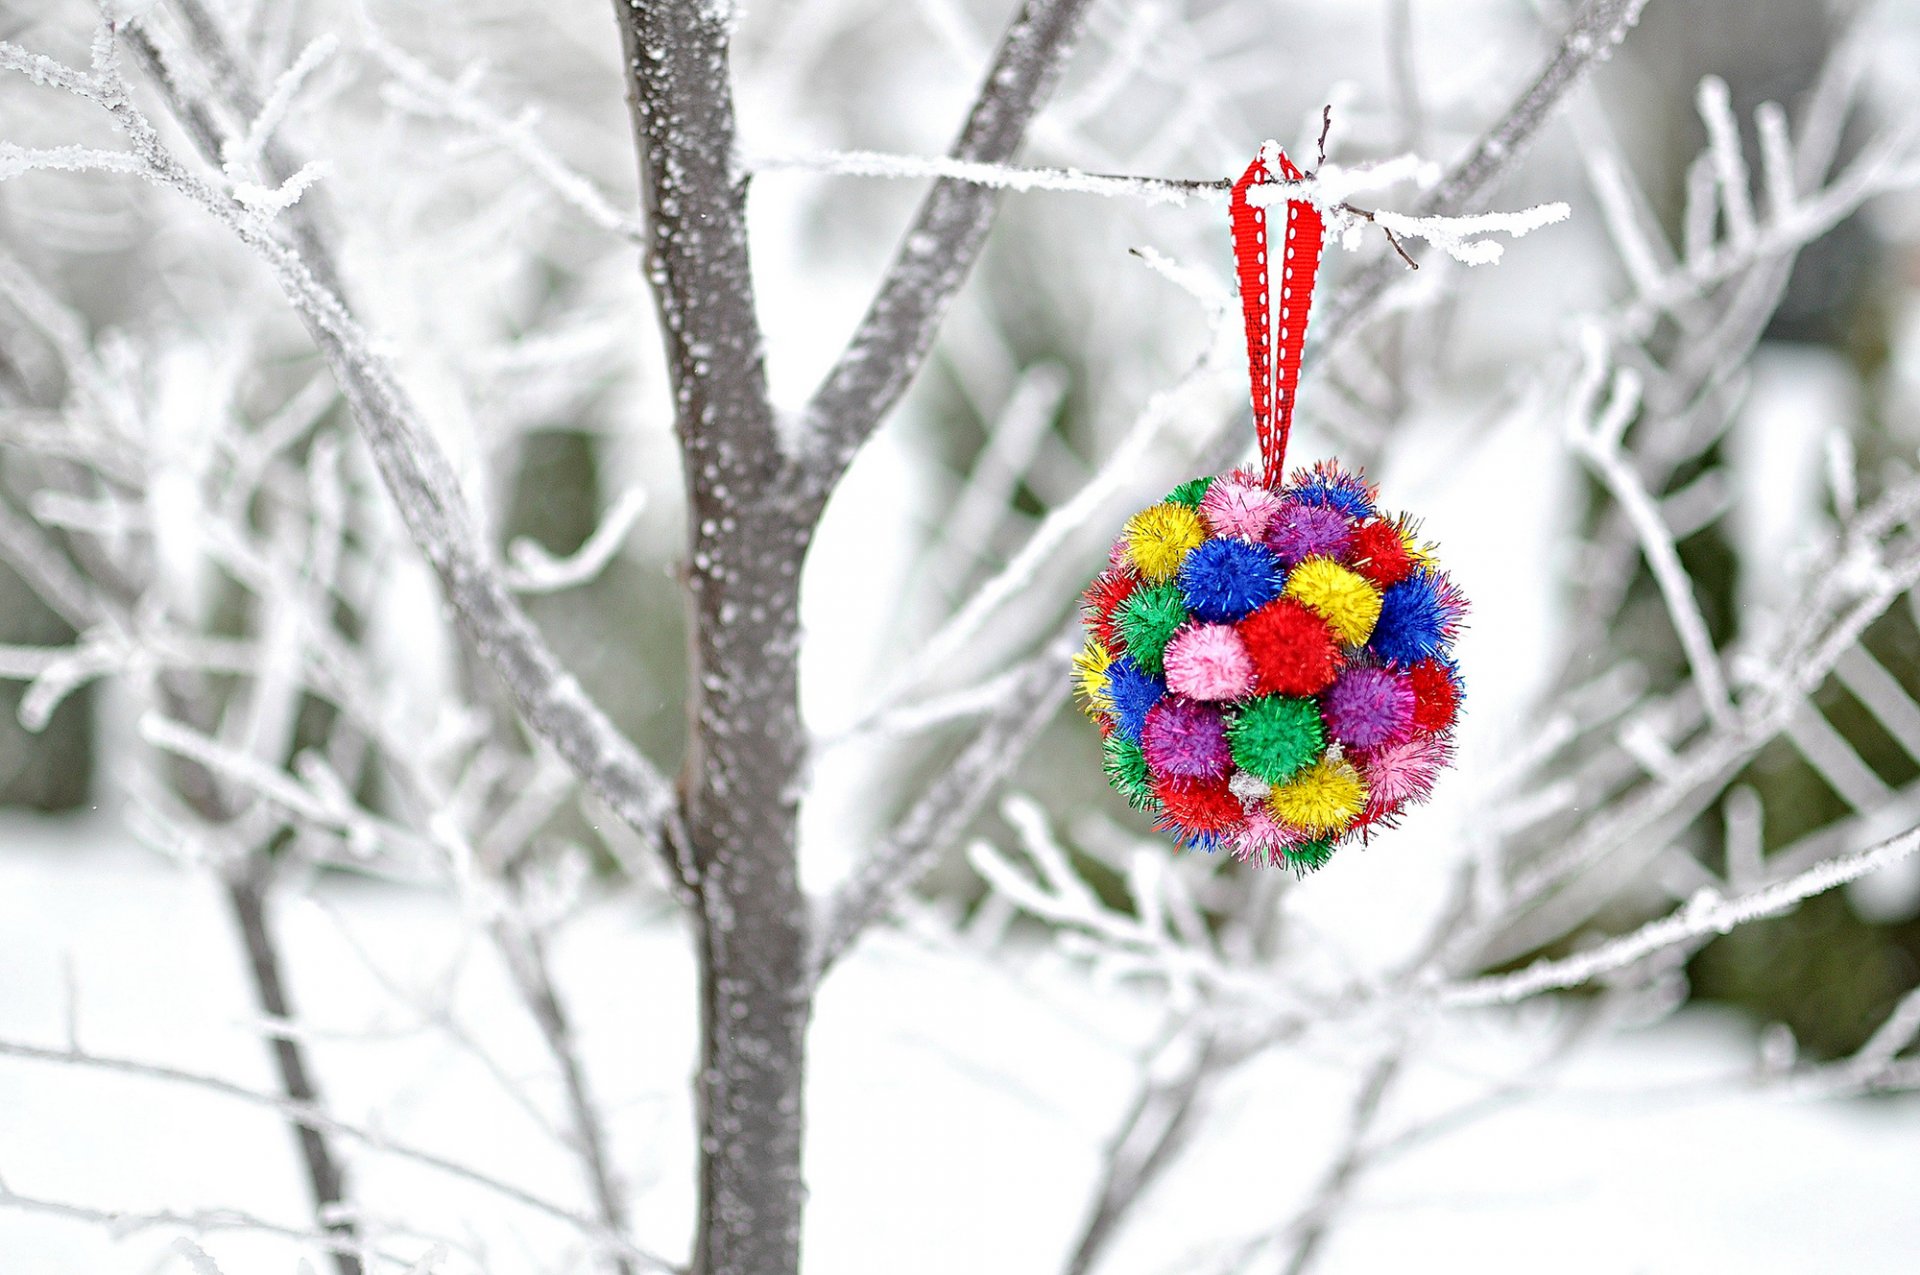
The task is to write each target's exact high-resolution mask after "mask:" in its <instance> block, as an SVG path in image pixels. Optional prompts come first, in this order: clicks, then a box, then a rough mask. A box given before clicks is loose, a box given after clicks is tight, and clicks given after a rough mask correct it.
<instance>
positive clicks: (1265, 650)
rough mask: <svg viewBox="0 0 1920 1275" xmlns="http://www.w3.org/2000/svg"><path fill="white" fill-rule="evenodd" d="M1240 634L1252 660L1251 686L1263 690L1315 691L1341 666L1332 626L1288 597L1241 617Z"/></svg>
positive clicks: (1329, 681)
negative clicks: (1253, 679) (1244, 617)
mask: <svg viewBox="0 0 1920 1275" xmlns="http://www.w3.org/2000/svg"><path fill="white" fill-rule="evenodd" d="M1239 633H1240V640H1241V641H1242V642H1244V643H1245V644H1246V647H1247V655H1248V656H1249V657H1250V658H1251V659H1252V660H1253V669H1254V678H1255V687H1256V689H1257V690H1259V691H1261V692H1262V693H1264V694H1272V695H1317V694H1319V693H1320V692H1321V691H1323V690H1325V689H1326V688H1327V687H1329V686H1331V685H1332V684H1333V678H1334V674H1335V673H1336V672H1338V671H1339V668H1340V661H1341V655H1340V645H1339V641H1338V640H1337V639H1336V638H1335V636H1334V633H1333V628H1332V626H1330V625H1329V624H1328V623H1327V622H1326V621H1325V620H1323V619H1321V618H1320V617H1319V616H1317V615H1315V614H1314V613H1313V612H1311V611H1309V610H1307V608H1306V607H1304V606H1302V605H1301V604H1300V603H1298V602H1295V601H1293V600H1292V599H1290V598H1282V599H1280V600H1279V601H1277V602H1272V603H1269V604H1268V605H1266V606H1263V607H1261V608H1260V609H1259V610H1258V611H1255V612H1254V613H1253V614H1252V615H1250V616H1248V617H1247V618H1246V619H1245V620H1242V621H1241V622H1240V624H1239Z"/></svg>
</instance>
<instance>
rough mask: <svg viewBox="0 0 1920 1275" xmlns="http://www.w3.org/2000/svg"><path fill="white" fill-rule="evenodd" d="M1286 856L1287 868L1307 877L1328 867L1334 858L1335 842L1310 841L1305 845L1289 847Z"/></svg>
mask: <svg viewBox="0 0 1920 1275" xmlns="http://www.w3.org/2000/svg"><path fill="white" fill-rule="evenodd" d="M1286 856H1287V866H1288V867H1289V868H1292V869H1293V870H1294V871H1295V872H1297V873H1299V874H1300V875H1301V876H1305V875H1306V874H1307V873H1309V872H1318V871H1319V870H1320V869H1321V868H1324V867H1326V866H1327V860H1329V859H1331V858H1333V842H1331V841H1309V842H1307V843H1306V844H1304V845H1298V846H1288V847H1287V849H1286Z"/></svg>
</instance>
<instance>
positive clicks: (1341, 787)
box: [1074, 142, 1466, 873]
mask: <svg viewBox="0 0 1920 1275" xmlns="http://www.w3.org/2000/svg"><path fill="white" fill-rule="evenodd" d="M1300 178H1301V174H1300V170H1299V169H1297V168H1295V167H1294V165H1293V164H1292V163H1291V162H1290V161H1289V160H1288V159H1287V157H1286V156H1285V155H1284V154H1283V153H1282V152H1281V151H1280V148H1279V147H1278V146H1276V145H1274V144H1273V143H1271V142H1269V143H1268V144H1267V145H1266V146H1264V147H1262V148H1261V152H1260V155H1259V156H1258V157H1257V158H1256V159H1255V160H1254V161H1253V163H1252V164H1250V165H1248V167H1247V170H1246V172H1245V174H1244V175H1242V176H1241V178H1240V180H1239V181H1237V182H1235V183H1234V185H1233V196H1232V202H1231V219H1232V225H1233V243H1234V258H1235V263H1236V266H1237V273H1238V277H1239V285H1240V299H1241V306H1242V309H1243V311H1244V314H1245V318H1246V329H1247V364H1248V379H1249V380H1250V382H1251V384H1252V389H1253V421H1254V430H1255V433H1256V434H1257V435H1258V437H1259V442H1260V456H1261V472H1260V473H1258V474H1254V473H1247V472H1242V471H1236V472H1233V473H1230V474H1222V475H1217V476H1214V477H1210V478H1196V479H1194V480H1193V481H1191V482H1187V483H1182V484H1181V485H1180V486H1179V487H1176V488H1175V489H1174V490H1173V491H1172V492H1170V493H1168V495H1167V497H1166V499H1164V500H1162V501H1161V502H1160V503H1158V504H1156V505H1153V506H1151V507H1149V508H1147V509H1143V510H1141V511H1140V512H1139V513H1137V514H1135V515H1134V516H1133V517H1132V518H1130V519H1128V521H1127V525H1126V528H1125V530H1124V531H1123V532H1122V533H1121V535H1120V538H1119V540H1118V541H1117V542H1116V543H1115V544H1114V547H1113V551H1112V553H1111V555H1110V556H1109V563H1108V567H1107V569H1106V570H1105V571H1103V572H1101V573H1100V575H1099V576H1097V577H1096V578H1095V579H1094V581H1093V583H1092V584H1091V585H1089V586H1088V588H1087V590H1086V593H1085V594H1084V595H1083V596H1082V604H1083V613H1084V617H1085V622H1086V631H1087V642H1086V645H1085V647H1084V648H1083V649H1082V650H1081V652H1080V654H1079V656H1078V657H1077V658H1076V659H1075V661H1074V681H1075V687H1076V690H1077V691H1078V694H1079V698H1080V701H1081V703H1082V705H1083V706H1084V707H1085V709H1086V711H1087V713H1088V715H1089V716H1091V717H1092V718H1093V720H1094V722H1095V723H1096V724H1097V725H1098V726H1099V728H1100V733H1101V736H1102V739H1103V741H1104V748H1105V752H1106V772H1107V778H1108V779H1109V781H1110V782H1111V783H1112V784H1113V787H1114V788H1115V789H1117V790H1118V791H1119V792H1120V793H1121V794H1122V795H1123V796H1125V797H1126V799H1127V800H1128V801H1129V802H1130V803H1132V804H1133V805H1134V806H1135V807H1137V808H1139V809H1141V810H1143V811H1146V812H1148V813H1149V814H1151V815H1152V816H1153V817H1154V819H1155V821H1156V824H1157V826H1158V827H1159V828H1160V829H1162V830H1163V831H1165V832H1168V833H1171V834H1172V835H1173V836H1174V837H1175V838H1176V839H1177V840H1178V841H1179V842H1180V843H1181V844H1183V845H1188V846H1193V847H1196V848H1200V849H1205V850H1209V851H1211V850H1220V849H1224V850H1227V851H1229V852H1231V853H1232V854H1234V855H1236V856H1237V857H1239V858H1241V859H1243V860H1247V861H1249V862H1253V863H1259V864H1267V865H1271V866H1276V867H1280V866H1284V867H1290V868H1293V869H1294V870H1295V871H1296V872H1301V873H1305V872H1310V871H1313V870H1315V869H1318V868H1320V867H1322V866H1324V865H1325V864H1326V863H1327V861H1328V860H1329V859H1330V858H1331V857H1332V855H1333V853H1334V851H1335V850H1337V849H1339V848H1340V847H1341V846H1342V845H1345V844H1348V843H1350V842H1352V841H1354V840H1356V839H1360V838H1364V837H1365V836H1366V835H1367V833H1368V832H1369V831H1370V830H1371V829H1374V828H1379V827H1384V826H1390V825H1391V824H1392V823H1393V822H1394V820H1395V818H1396V817H1397V816H1398V815H1400V813H1401V812H1402V811H1404V810H1405V809H1406V808H1407V807H1408V806H1410V805H1412V804H1414V803H1416V802H1419V801H1422V800H1424V799H1425V798H1426V796H1427V794H1428V793H1429V792H1430V791H1431V790H1432V788H1433V784H1434V780H1435V779H1436V777H1437V776H1438V775H1439V773H1440V771H1441V770H1443V769H1444V768H1445V767H1446V766H1447V764H1448V762H1449V761H1450V760H1451V757H1452V731H1453V724H1454V719H1455V717H1456V715H1457V714H1458V712H1459V707H1460V695H1461V686H1460V676H1459V672H1458V670H1457V669H1456V668H1455V666H1454V663H1453V660H1452V648H1453V641H1454V636H1455V634H1456V633H1457V632H1458V630H1459V627H1460V623H1461V620H1462V618H1463V616H1464V614H1465V611H1466V601H1465V599H1464V598H1463V597H1462V596H1461V595H1460V593H1459V591H1458V590H1456V589H1455V588H1454V586H1453V583H1452V582H1451V581H1450V580H1448V578H1447V576H1446V573H1445V572H1443V571H1441V570H1440V568H1439V566H1438V565H1437V564H1436V563H1435V561H1434V559H1433V554H1432V549H1431V546H1428V545H1424V544H1422V543H1421V542H1420V540H1419V538H1418V536H1417V535H1416V532H1415V527H1414V524H1413V522H1412V521H1411V520H1410V519H1409V518H1407V517H1406V516H1405V515H1403V514H1393V513H1389V512H1387V511H1386V510H1384V509H1382V508H1381V507H1380V506H1379V504H1378V503H1377V501H1376V495H1375V492H1374V489H1373V488H1372V487H1370V486H1368V485H1367V483H1366V482H1365V481H1364V480H1363V479H1361V478H1360V477H1359V476H1358V475H1356V474H1353V473H1351V472H1348V471H1347V470H1344V469H1342V468H1340V467H1339V466H1338V465H1336V464H1333V463H1330V462H1323V463H1321V464H1318V465H1315V466H1314V467H1312V468H1311V469H1304V470H1298V471H1296V472H1295V473H1294V474H1293V475H1292V476H1291V477H1290V478H1289V477H1285V467H1284V466H1285V457H1286V446H1287V434H1288V431H1289V429H1290V427H1291V425H1292V421H1293V401H1294V392H1295V390H1296V388H1297V387H1298V385H1299V380H1300V355H1301V351H1302V348H1303V347H1304V345H1305V343H1306V328H1307V309H1308V306H1309V304H1310V303H1311V300H1312V295H1313V283H1314V276H1315V274H1316V273H1317V271H1318V268H1319V264H1320V247H1321V238H1322V222H1321V216H1320V213H1319V211H1318V210H1317V209H1315V208H1314V207H1313V206H1312V205H1311V204H1310V203H1307V202H1305V201H1303V200H1289V201H1287V214H1286V231H1285V236H1284V238H1283V239H1282V240H1281V241H1280V242H1279V243H1277V244H1273V245H1271V248H1272V251H1271V252H1270V251H1269V247H1270V245H1269V241H1268V237H1267V233H1266V230H1267V216H1266V209H1265V207H1264V206H1262V205H1261V204H1256V203H1254V202H1252V201H1250V200H1249V199H1248V192H1249V190H1251V189H1252V188H1253V187H1255V186H1258V185H1262V184H1265V183H1268V182H1270V181H1276V180H1280V181H1298V180H1300ZM1275 267H1277V269H1275ZM1276 289H1277V292H1278V296H1277V298H1276V297H1274V296H1273V295H1272V294H1273V292H1274V291H1275V290H1276ZM1276 300H1277V302H1278V304H1277V306H1276V305H1275V304H1274V302H1275V301H1276Z"/></svg>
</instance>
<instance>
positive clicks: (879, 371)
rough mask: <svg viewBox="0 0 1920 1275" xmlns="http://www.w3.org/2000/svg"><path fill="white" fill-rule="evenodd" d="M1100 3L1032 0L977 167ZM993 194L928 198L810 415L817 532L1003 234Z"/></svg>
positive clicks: (1004, 154)
mask: <svg viewBox="0 0 1920 1275" xmlns="http://www.w3.org/2000/svg"><path fill="white" fill-rule="evenodd" d="M1090 3H1091V0H1024V3H1023V4H1022V6H1021V8H1020V12H1019V14H1018V15H1017V16H1016V17H1015V18H1014V21H1013V24H1012V25H1011V26H1010V27H1008V29H1007V33H1006V35H1005V36H1004V37H1003V38H1002V40H1001V42H1000V48H999V52H998V53H997V54H996V55H995V57H994V61H993V65H992V66H991V67H990V68H988V71H987V75H986V80H985V87H984V88H983V89H982V90H981V92H980V96H979V97H978V99H976V100H975V102H974V104H973V109H972V111H971V112H970V113H969V114H968V117H967V123H966V126H965V127H964V128H963V129H962V130H961V132H960V137H959V140H958V141H957V142H955V143H954V147H953V152H952V158H954V159H956V160H961V161H965V162H969V163H987V164H994V163H1001V162H1004V161H1006V160H1008V159H1010V158H1011V157H1012V156H1013V154H1014V152H1015V151H1017V150H1018V149H1019V147H1020V144H1021V142H1022V140H1023V139H1024V138H1025V136H1026V132H1027V127H1028V125H1029V124H1030V123H1031V122H1032V120H1033V117H1034V116H1035V115H1036V114H1037V113H1038V112H1039V109H1040V106H1041V104H1042V103H1043V102H1044V101H1045V100H1046V97H1047V95H1048V93H1049V92H1051V90H1052V88H1053V85H1054V82H1055V81H1056V80H1057V79H1058V78H1059V75H1060V71H1061V68H1062V67H1063V66H1064V64H1065V62H1066V58H1067V54H1068V53H1069V52H1070V51H1071V50H1072V48H1073V46H1074V43H1075V39H1076V37H1077V35H1078V33H1079V29H1080V25H1081V20H1082V18H1083V17H1084V16H1085V14H1086V11H1087V9H1088V8H1089V7H1090ZM998 206H999V205H998V200H997V198H996V197H995V195H994V193H993V191H992V189H991V188H989V187H983V186H976V185H970V184H968V183H966V182H962V181H958V180H954V179H950V178H949V179H942V180H941V181H939V182H937V183H936V184H935V185H934V188H933V189H932V190H931V191H929V192H928V194H927V197H926V199H925V201H924V202H923V203H922V204H921V205H920V211H919V213H918V215H917V216H916V217H915V218H914V221H913V225H912V226H911V227H910V228H909V229H908V231H907V233H906V236H905V238H904V239H903V240H902V242H901V248H900V251H899V253H898V255H896V256H895V258H894V260H893V264H892V265H891V266H890V267H889V268H888V270H887V275H886V278H885V280H884V281H883V282H882V283H881V285H880V288H879V291H878V292H877V293H875V295H874V299H873V303H872V305H870V306H869V307H868V309H867V313H866V316H865V317H864V318H863V319H861V321H860V326H859V327H858V328H857V329H856V330H855V331H854V334H853V338H852V340H851V341H849V342H848V344H847V348H846V350H845V352H844V353H842V354H841V356H840V358H839V360H838V361H837V362H836V363H835V364H834V366H833V369H832V371H830V372H829V373H828V374H827V377H826V379H825V380H824V381H823V382H822V383H821V385H820V387H819V389H817V390H816V391H815V392H814V395H813V397H812V399H811V400H810V401H809V402H808V404H807V406H806V409H805V411H804V412H803V414H802V416H801V434H800V439H799V446H800V451H799V455H798V459H797V465H796V472H795V474H794V487H795V496H796V498H797V500H798V501H799V503H800V506H801V507H802V508H803V509H804V510H805V511H806V514H805V520H806V521H807V522H812V521H813V518H814V516H815V515H817V513H818V511H819V510H820V509H821V508H822V507H823V506H824V505H825V504H826V499H827V496H828V494H829V493H830V492H831V491H832V490H833V486H834V484H835V483H837V482H838V481H839V479H840V475H841V474H843V473H845V472H846V468H847V466H848V465H849V464H850V463H851V462H852V460H853V455H854V453H855V452H856V451H857V450H859V447H860V445H861V444H862V443H863V442H865V441H866V440H867V438H868V436H869V435H871V434H872V433H873V431H874V430H875V429H876V428H877V427H878V426H879V424H880V420H881V418H882V417H883V416H885V415H886V414H887V412H888V411H890V410H891V409H892V407H893V405H894V403H895V402H897V401H898V400H899V397H900V395H901V394H902V393H903V392H904V391H905V390H906V387H907V384H908V382H909V381H911V380H912V379H913V377H914V374H915V373H917V372H918V371H919V369H920V364H921V363H922V362H923V361H924V360H925V358H926V355H927V351H928V350H929V349H931V348H932V346H933V338H934V333H935V331H936V329H937V328H938V327H939V324H940V320H941V317H942V316H943V315H945V313H946V310H947V305H948V304H949V303H950V302H951V301H952V300H953V297H954V294H955V293H957V292H958V291H959V290H960V285H961V284H962V283H964V282H965V281H966V278H967V274H968V272H969V271H970V270H971V269H972V266H973V263H974V260H975V259H976V258H977V257H978V256H979V255H980V249H981V247H982V246H983V245H984V244H985V242H986V238H987V230H988V228H989V227H990V226H992V224H993V218H994V214H995V212H996V210H997V208H998Z"/></svg>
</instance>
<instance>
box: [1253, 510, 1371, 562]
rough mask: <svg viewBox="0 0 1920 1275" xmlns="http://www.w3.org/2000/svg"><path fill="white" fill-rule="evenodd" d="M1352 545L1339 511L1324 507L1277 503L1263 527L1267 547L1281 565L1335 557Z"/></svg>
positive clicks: (1347, 529)
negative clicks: (1309, 559) (1277, 508)
mask: <svg viewBox="0 0 1920 1275" xmlns="http://www.w3.org/2000/svg"><path fill="white" fill-rule="evenodd" d="M1352 543H1353V530H1352V529H1351V528H1350V527H1348V525H1347V520H1346V519H1345V518H1342V517H1341V516H1340V511H1339V510H1337V509H1330V508H1328V507H1327V506H1325V505H1303V504H1301V503H1299V502H1298V501H1293V500H1288V501H1283V502H1281V505H1280V508H1279V510H1278V512H1276V513H1275V514H1274V518H1273V525H1272V526H1270V527H1268V528H1267V548H1269V549H1271V550H1273V554H1274V556H1275V557H1276V558H1278V559H1280V562H1281V565H1282V566H1288V567H1297V566H1299V565H1300V564H1301V563H1302V562H1305V561H1306V560H1307V559H1308V558H1321V557H1325V558H1336V559H1337V558H1339V557H1341V556H1342V555H1343V554H1345V553H1346V551H1347V547H1348V546H1349V545H1350V544H1352Z"/></svg>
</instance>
